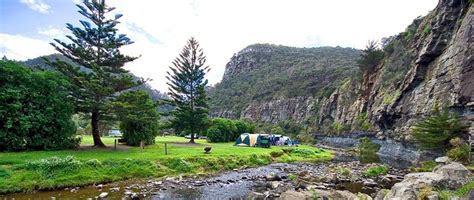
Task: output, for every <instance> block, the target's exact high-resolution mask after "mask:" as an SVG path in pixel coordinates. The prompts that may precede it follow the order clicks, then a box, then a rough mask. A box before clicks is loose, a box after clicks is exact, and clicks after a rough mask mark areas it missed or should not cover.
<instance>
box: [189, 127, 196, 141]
mask: <svg viewBox="0 0 474 200" xmlns="http://www.w3.org/2000/svg"><path fill="white" fill-rule="evenodd" d="M189 143H196V142H194V128H191V140H189Z"/></svg>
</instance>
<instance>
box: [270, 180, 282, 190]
mask: <svg viewBox="0 0 474 200" xmlns="http://www.w3.org/2000/svg"><path fill="white" fill-rule="evenodd" d="M278 186H280V182H278V181H272V182H271V188H272V189H277V188H278Z"/></svg>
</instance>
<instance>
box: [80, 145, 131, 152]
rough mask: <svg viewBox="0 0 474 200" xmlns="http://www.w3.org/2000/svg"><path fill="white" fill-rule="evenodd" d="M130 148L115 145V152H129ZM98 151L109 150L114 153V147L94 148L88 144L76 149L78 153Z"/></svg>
mask: <svg viewBox="0 0 474 200" xmlns="http://www.w3.org/2000/svg"><path fill="white" fill-rule="evenodd" d="M130 148H131V147H130V146H127V145H123V144H117V150H121V151H125V150H129V149H130ZM98 149H104V150H111V151H114V150H115V148H114V145H106V147H95V146H94V145H90V144H81V145H79V147H78V148H77V150H79V151H90V150H98Z"/></svg>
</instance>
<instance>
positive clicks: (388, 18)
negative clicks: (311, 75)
mask: <svg viewBox="0 0 474 200" xmlns="http://www.w3.org/2000/svg"><path fill="white" fill-rule="evenodd" d="M107 3H109V4H111V5H112V6H114V7H117V10H116V11H117V12H120V13H122V14H124V17H123V18H122V21H123V23H122V24H121V27H120V30H121V32H125V33H127V34H128V35H129V36H130V38H131V39H132V40H134V41H135V44H133V45H130V46H128V47H125V48H124V52H125V53H131V54H133V55H142V57H141V58H140V59H138V60H136V61H134V62H132V63H129V64H127V68H129V69H130V70H131V71H132V72H134V73H135V74H137V75H139V76H144V77H150V78H153V79H154V81H153V82H152V83H151V84H152V86H154V87H155V88H157V89H160V90H163V91H165V90H166V89H167V87H166V84H165V83H166V80H165V74H166V71H167V70H168V66H170V65H171V62H172V60H173V59H174V57H176V56H177V55H178V53H179V52H180V50H181V48H182V47H183V46H184V45H185V43H186V40H187V39H189V38H190V37H191V36H194V37H196V39H197V40H198V41H199V42H200V43H201V47H202V48H204V51H205V54H206V55H207V58H208V63H209V65H210V66H211V72H210V73H209V74H208V76H207V78H208V79H209V81H210V83H212V84H215V83H217V82H218V81H220V79H221V78H222V75H223V72H224V69H225V64H226V63H227V62H228V61H229V59H230V58H231V57H232V55H233V54H234V53H236V52H238V51H239V50H241V49H242V48H244V47H246V46H248V45H250V44H253V43H273V44H282V45H288V46H297V47H311V46H343V47H355V48H363V47H364V46H365V45H366V43H367V41H368V40H374V39H380V38H382V37H387V36H390V35H394V34H397V33H399V32H402V31H404V29H405V28H406V26H408V25H409V24H410V23H411V22H412V20H413V19H414V18H416V17H417V16H419V15H425V14H427V13H428V11H429V10H431V9H433V8H434V7H435V6H436V3H437V0H418V1H412V0H400V1H393V0H361V1H350V0H347V1H323V0H318V1H317V0H286V1H280V0H259V1H255V0H231V1H215V0H182V1H156V0H141V1H139V2H137V1H108V2H107Z"/></svg>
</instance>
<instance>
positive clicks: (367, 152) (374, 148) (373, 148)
mask: <svg viewBox="0 0 474 200" xmlns="http://www.w3.org/2000/svg"><path fill="white" fill-rule="evenodd" d="M379 149H380V145H379V144H376V143H373V142H372V140H370V139H369V138H368V137H364V138H361V139H360V140H359V145H358V146H357V150H358V152H359V157H360V160H361V161H362V162H364V163H371V162H377V161H378V159H379V157H378V155H377V152H378V151H379Z"/></svg>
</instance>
